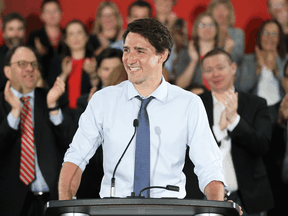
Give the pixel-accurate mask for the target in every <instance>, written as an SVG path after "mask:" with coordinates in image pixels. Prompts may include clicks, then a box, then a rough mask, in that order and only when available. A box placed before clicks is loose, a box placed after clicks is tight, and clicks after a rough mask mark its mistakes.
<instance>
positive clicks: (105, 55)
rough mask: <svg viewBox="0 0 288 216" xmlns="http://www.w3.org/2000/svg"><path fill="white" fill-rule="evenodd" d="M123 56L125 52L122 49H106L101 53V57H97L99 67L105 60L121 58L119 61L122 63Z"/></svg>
mask: <svg viewBox="0 0 288 216" xmlns="http://www.w3.org/2000/svg"><path fill="white" fill-rule="evenodd" d="M122 55H123V52H122V50H120V49H115V48H107V49H104V50H103V51H102V52H101V53H100V55H99V56H98V57H97V67H100V65H101V63H102V61H103V60H104V59H110V58H119V60H120V61H121V62H122Z"/></svg>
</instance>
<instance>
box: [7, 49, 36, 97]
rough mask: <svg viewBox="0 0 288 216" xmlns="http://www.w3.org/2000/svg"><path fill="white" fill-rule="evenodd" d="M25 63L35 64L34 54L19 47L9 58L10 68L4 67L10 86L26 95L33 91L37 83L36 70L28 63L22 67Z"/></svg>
mask: <svg viewBox="0 0 288 216" xmlns="http://www.w3.org/2000/svg"><path fill="white" fill-rule="evenodd" d="M25 62H36V63H37V59H36V56H35V54H34V53H33V52H32V51H31V50H30V49H28V48H26V47H19V48H18V49H17V50H16V51H15V53H14V55H13V56H12V58H11V61H10V64H11V65H10V66H5V68H4V71H5V75H6V76H7V78H8V79H9V80H10V82H11V86H12V87H13V88H14V89H16V90H17V91H19V92H23V93H28V92H30V91H32V90H34V89H35V87H36V84H37V81H38V73H39V71H38V69H37V68H36V69H35V68H33V67H32V66H31V64H30V63H29V64H28V65H26V67H23V64H25Z"/></svg>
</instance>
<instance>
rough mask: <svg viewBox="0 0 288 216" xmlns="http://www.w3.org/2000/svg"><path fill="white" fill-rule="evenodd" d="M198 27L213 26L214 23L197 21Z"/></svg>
mask: <svg viewBox="0 0 288 216" xmlns="http://www.w3.org/2000/svg"><path fill="white" fill-rule="evenodd" d="M198 27H199V28H215V24H214V23H199V24H198Z"/></svg>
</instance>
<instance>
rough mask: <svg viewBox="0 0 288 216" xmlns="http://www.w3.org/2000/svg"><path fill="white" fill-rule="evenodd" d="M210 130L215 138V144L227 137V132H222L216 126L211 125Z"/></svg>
mask: <svg viewBox="0 0 288 216" xmlns="http://www.w3.org/2000/svg"><path fill="white" fill-rule="evenodd" d="M212 130H213V133H214V135H215V137H216V140H217V142H220V141H221V140H223V139H225V137H227V135H228V133H227V130H223V131H222V130H221V129H220V127H219V125H218V124H217V125H213V127H212Z"/></svg>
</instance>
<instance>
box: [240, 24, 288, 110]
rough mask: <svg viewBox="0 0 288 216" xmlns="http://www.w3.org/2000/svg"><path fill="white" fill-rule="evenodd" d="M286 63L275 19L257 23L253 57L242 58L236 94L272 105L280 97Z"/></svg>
mask: <svg viewBox="0 0 288 216" xmlns="http://www.w3.org/2000/svg"><path fill="white" fill-rule="evenodd" d="M286 60H287V55H286V46H285V41H284V33H283V31H282V28H281V25H280V24H279V23H278V21H276V20H268V21H265V22H263V23H262V24H261V26H260V28H259V31H258V34H257V38H256V48H255V53H254V54H249V55H245V56H244V59H243V62H242V65H241V68H240V70H239V73H238V74H236V82H235V87H236V89H237V90H239V91H243V92H246V93H251V94H254V95H258V96H260V97H263V98H265V99H266V100H267V104H268V105H269V106H270V105H273V104H275V103H277V102H279V101H280V100H281V99H282V98H283V97H284V90H283V88H282V86H281V80H282V78H283V69H284V65H285V62H286Z"/></svg>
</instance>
